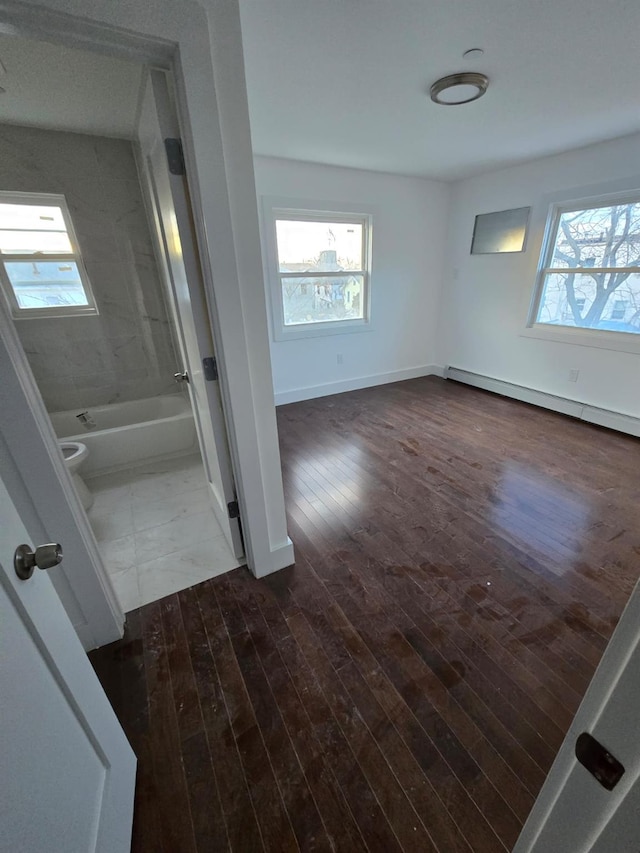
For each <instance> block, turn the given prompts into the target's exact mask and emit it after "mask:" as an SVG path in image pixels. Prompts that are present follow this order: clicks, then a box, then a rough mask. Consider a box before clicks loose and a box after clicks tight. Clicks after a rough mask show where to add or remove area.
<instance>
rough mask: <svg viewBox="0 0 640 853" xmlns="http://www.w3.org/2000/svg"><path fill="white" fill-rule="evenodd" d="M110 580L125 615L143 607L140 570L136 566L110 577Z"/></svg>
mask: <svg viewBox="0 0 640 853" xmlns="http://www.w3.org/2000/svg"><path fill="white" fill-rule="evenodd" d="M110 579H111V583H112V585H113V591H114V592H115V594H116V598H117V599H118V601H119V602H120V606H121V607H122V609H123V610H124V612H125V613H129V612H130V611H131V610H136V609H137V608H138V607H141V606H142V598H141V596H140V586H139V582H138V570H137V568H136V567H135V566H132V567H131V568H130V569H126V570H125V571H124V572H118V573H117V574H115V575H110Z"/></svg>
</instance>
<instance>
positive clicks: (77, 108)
mask: <svg viewBox="0 0 640 853" xmlns="http://www.w3.org/2000/svg"><path fill="white" fill-rule="evenodd" d="M0 62H1V64H2V67H0V87H2V88H3V89H4V90H5V91H4V93H2V92H0V123H8V124H25V125H32V126H35V127H44V128H48V129H49V130H70V131H75V132H78V133H92V134H98V135H104V136H124V137H128V138H131V137H133V136H134V133H135V119H136V110H137V106H138V93H139V89H140V76H141V72H142V67H141V66H139V65H137V64H135V63H133V62H126V61H124V60H121V59H114V58H112V57H110V56H103V55H102V54H98V53H90V52H88V51H84V50H76V49H75V48H73V49H72V48H68V47H62V46H60V45H53V44H48V43H46V42H40V41H31V40H27V39H22V38H20V39H18V38H13V37H11V36H6V35H2V34H0Z"/></svg>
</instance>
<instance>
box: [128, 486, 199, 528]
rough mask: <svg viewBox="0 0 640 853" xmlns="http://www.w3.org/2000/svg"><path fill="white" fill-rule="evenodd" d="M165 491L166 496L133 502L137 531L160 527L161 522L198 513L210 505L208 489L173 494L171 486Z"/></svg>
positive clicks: (134, 522)
mask: <svg viewBox="0 0 640 853" xmlns="http://www.w3.org/2000/svg"><path fill="white" fill-rule="evenodd" d="M164 491H165V495H166V496H165V497H162V498H159V499H157V500H154V501H141V502H135V503H134V504H133V527H134V530H135V531H136V533H139V532H140V531H141V530H147V529H148V528H150V527H158V525H160V524H167V522H169V521H173V520H174V519H180V518H184V517H185V516H188V515H194V514H197V513H199V512H202V511H203V509H205V508H209V507H210V503H209V496H208V492H207V490H206V489H196V490H194V491H191V492H183V493H182V494H180V495H174V494H172V493H171V488H170V487H166V488H165V490H164Z"/></svg>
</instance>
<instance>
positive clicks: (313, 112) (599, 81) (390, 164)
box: [240, 0, 640, 179]
mask: <svg viewBox="0 0 640 853" xmlns="http://www.w3.org/2000/svg"><path fill="white" fill-rule="evenodd" d="M240 6H241V15H242V30H243V38H244V48H245V63H246V74H247V86H248V92H249V108H250V115H251V126H252V133H253V145H254V150H255V152H256V153H258V154H264V155H269V156H275V157H289V158H293V159H297V160H306V161H311V162H317V163H330V164H335V165H340V166H350V167H357V168H360V169H374V170H379V171H386V172H396V173H399V174H406V175H421V176H427V177H436V178H444V179H455V178H458V177H463V176H467V175H471V174H475V173H479V172H482V171H486V170H489V169H493V168H497V167H499V166H501V165H505V164H509V163H516V162H520V161H523V160H527V159H530V158H533V157H538V156H543V155H545V154H550V153H555V152H558V151H564V150H567V149H570V148H574V147H578V146H581V145H586V144H589V143H592V142H596V141H601V140H603V139H610V138H613V137H615V136H621V135H624V134H628V133H632V132H635V131H638V130H640V46H639V45H640V2H639V0H606V1H605V2H603V0H320V2H304V0H303V2H301V0H240ZM472 47H481V48H484V50H485V54H484V56H482V57H481V58H480V60H475V61H472V62H470V61H467V60H464V59H462V53H463V52H464V51H465V50H467V49H469V48H472ZM461 70H474V71H476V70H477V71H481V72H484V73H485V74H487V75H488V76H489V78H490V80H491V83H490V86H489V91H488V92H487V94H486V95H485V96H484V97H483V98H482V99H480V100H479V101H476V102H475V103H472V104H467V105H465V106H459V107H445V106H437V105H436V104H433V103H431V101H430V100H429V97H428V90H429V86H430V85H431V83H432V82H433V81H434V80H436V79H437V78H438V77H441V76H443V75H445V74H451V73H454V72H457V71H461Z"/></svg>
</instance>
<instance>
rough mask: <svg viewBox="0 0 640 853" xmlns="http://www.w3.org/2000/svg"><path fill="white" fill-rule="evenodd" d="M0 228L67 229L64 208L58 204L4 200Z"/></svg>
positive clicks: (29, 229) (0, 206) (0, 211)
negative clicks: (63, 213) (49, 204)
mask: <svg viewBox="0 0 640 853" xmlns="http://www.w3.org/2000/svg"><path fill="white" fill-rule="evenodd" d="M0 228H18V229H21V230H23V231H66V230H67V228H66V225H65V224H64V217H63V215H62V210H61V208H60V207H57V206H55V207H54V206H50V207H49V206H44V205H40V204H20V203H19V202H2V203H1V204H0Z"/></svg>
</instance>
